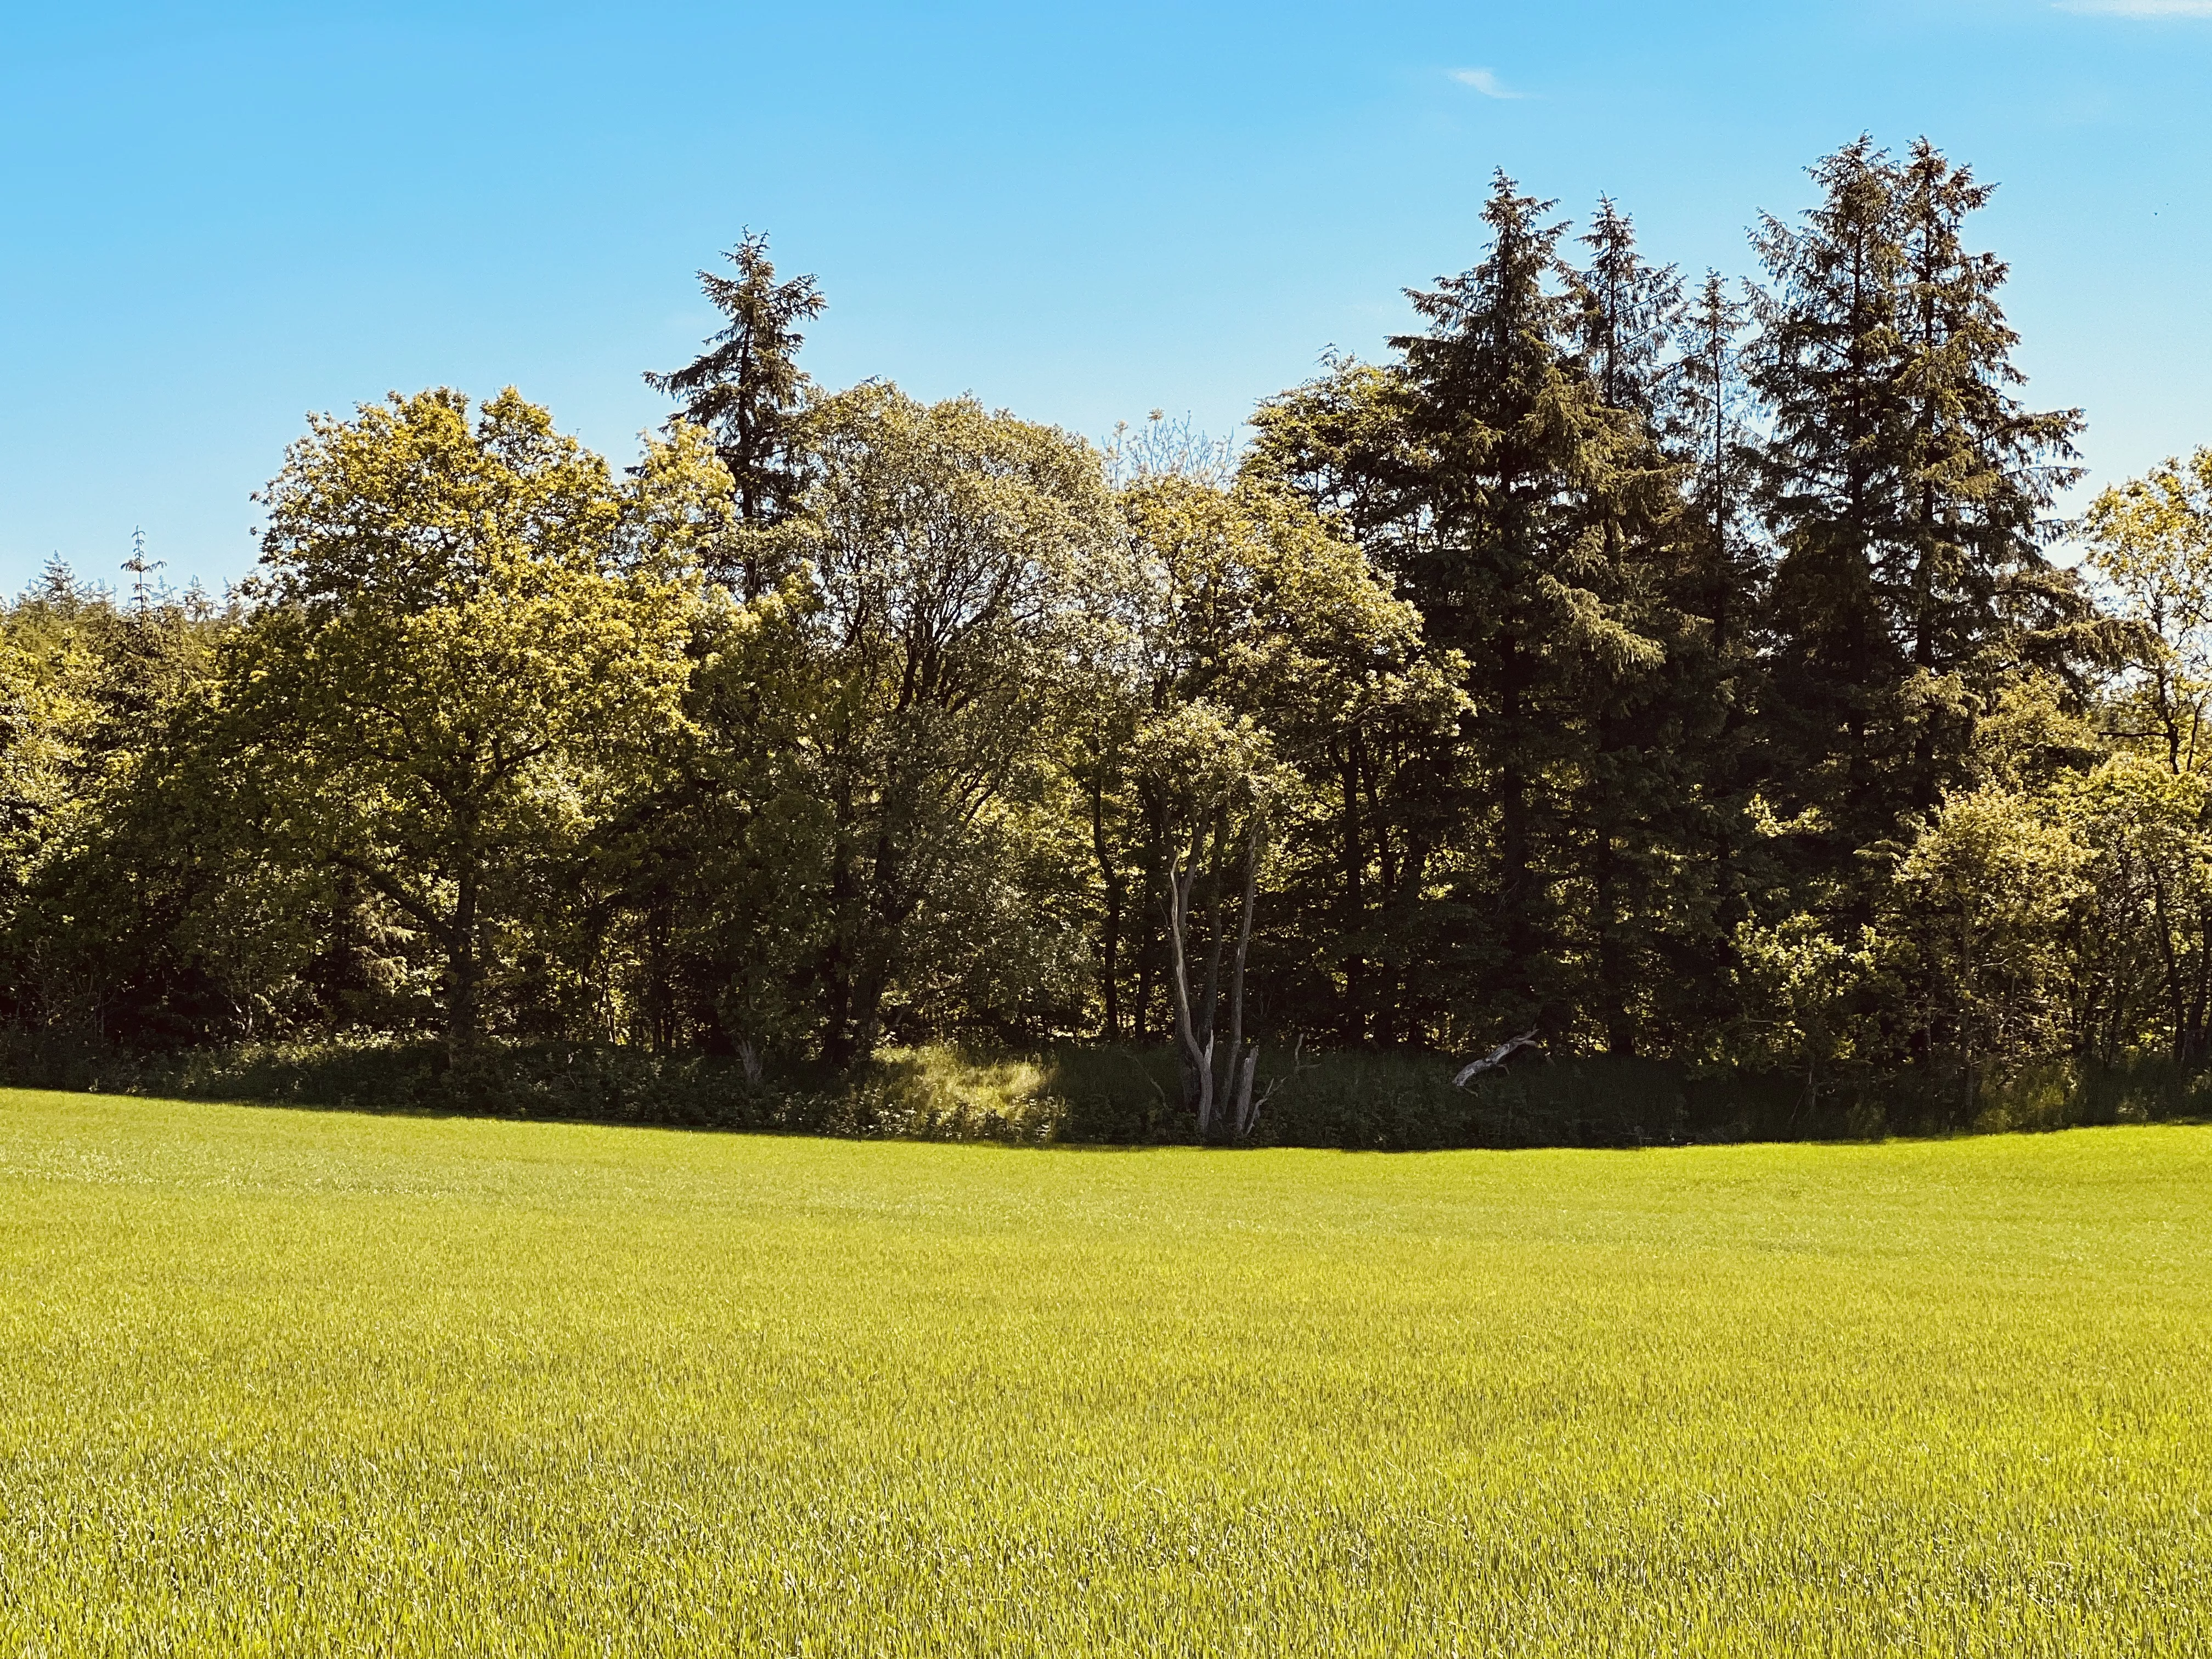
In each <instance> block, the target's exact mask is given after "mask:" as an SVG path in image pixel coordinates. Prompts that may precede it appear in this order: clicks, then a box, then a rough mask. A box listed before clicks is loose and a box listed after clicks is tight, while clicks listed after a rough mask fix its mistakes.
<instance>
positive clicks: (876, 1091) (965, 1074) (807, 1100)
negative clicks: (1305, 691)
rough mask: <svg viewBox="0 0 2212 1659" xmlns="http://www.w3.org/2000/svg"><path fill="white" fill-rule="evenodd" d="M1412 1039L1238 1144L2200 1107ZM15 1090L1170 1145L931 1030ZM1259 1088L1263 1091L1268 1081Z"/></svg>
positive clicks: (180, 1058) (1075, 1066)
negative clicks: (838, 1059)
mask: <svg viewBox="0 0 2212 1659" xmlns="http://www.w3.org/2000/svg"><path fill="white" fill-rule="evenodd" d="M1453 1070H1454V1063H1453V1062H1452V1061H1450V1060H1445V1059H1443V1058H1441V1057H1439V1056H1437V1055H1433V1054H1413V1053H1363V1052H1346V1053H1339V1054H1321V1055H1303V1056H1297V1057H1295V1060H1294V1056H1293V1055H1292V1054H1290V1053H1289V1052H1287V1051H1278V1050H1273V1049H1270V1050H1268V1051H1267V1052H1266V1053H1265V1054H1263V1055H1262V1056H1261V1065H1260V1072H1259V1088H1260V1091H1261V1093H1262V1094H1265V1095H1267V1102H1266V1104H1265V1105H1264V1106H1263V1107H1262V1109H1261V1112H1260V1115H1259V1121H1258V1122H1257V1124H1256V1125H1255V1129H1254V1133H1253V1137H1252V1139H1253V1142H1254V1144H1255V1145H1260V1146H1327V1147H1337V1148H1341V1149H1343V1150H1346V1151H1376V1152H1411V1151H1418V1150H1428V1149H1441V1148H1448V1147H1477V1146H1480V1147H1498V1148H1508V1147H1528V1146H1663V1145H1670V1144H1680V1143H1683V1142H1689V1141H1698V1142H1723V1141H1747V1140H1807V1139H1875V1138H1879V1137H1880V1136H1881V1135H1884V1134H1889V1133H1911V1134H1943V1133H1959V1132H1961V1131H1967V1130H1973V1131H1979V1132H1983V1133H1996V1132H2004V1131H2012V1130H2033V1129H2055V1128H2066V1127H2074V1126H2076V1125H2084V1124H2101V1123H2125V1122H2149V1121H2158V1120H2163V1119H2170V1118H2176V1117H2185V1116H2194V1115H2205V1114H2206V1113H2207V1111H2208V1109H2212V1076H2208V1075H2205V1074H2202V1073H2195V1072H2191V1071H2188V1070H2186V1069H2185V1068H2183V1067H2180V1066H2177V1065H2175V1064H2174V1063H2173V1062H2172V1061H2171V1060H2166V1059H2163V1058H2159V1057H2140V1058H2136V1059H2133V1060H2128V1061H2126V1062H2124V1064H2121V1065H2118V1066H2094V1065H2091V1064H2089V1063H2087V1062H2084V1061H2079V1060H2065V1061H2051V1062H2047V1063H2044V1064H2041V1065H2039V1066H2022V1067H2017V1068H2015V1069H2013V1070H2011V1071H2009V1072H2007V1073H2002V1074H1996V1075H1992V1076H1990V1077H1986V1078H1980V1079H1976V1083H1975V1086H1974V1087H1973V1088H1972V1090H1971V1091H1970V1090H1969V1089H1968V1088H1967V1087H1966V1079H1965V1078H1964V1075H1963V1074H1962V1073H1938V1072H1936V1071H1935V1070H1933V1069H1929V1070H1927V1071H1923V1072H1919V1073H1907V1074H1905V1075H1901V1076H1894V1077H1887V1078H1864V1079H1842V1080H1838V1081H1835V1082H1832V1083H1831V1084H1830V1085H1829V1086H1827V1087H1826V1088H1825V1089H1822V1090H1818V1091H1808V1088H1807V1086H1806V1080H1805V1079H1804V1078H1803V1077H1802V1075H1783V1074H1779V1073H1745V1072H1731V1073H1699V1072H1697V1071H1693V1070H1692V1069H1691V1068H1689V1067H1686V1066H1681V1065H1680V1064H1677V1063H1675V1062H1672V1061H1665V1060H1620V1059H1610V1058H1606V1057H1603V1056H1583V1057H1563V1058H1559V1059H1556V1060H1547V1059H1545V1058H1544V1057H1542V1056H1541V1055H1534V1054H1532V1055H1525V1056H1523V1057H1522V1059H1521V1060H1519V1061H1518V1063H1516V1064H1515V1065H1514V1066H1510V1067H1509V1068H1507V1069H1504V1070H1503V1071H1501V1072H1498V1073H1493V1074H1492V1075H1490V1076H1487V1077H1484V1078H1480V1079H1476V1080H1475V1081H1474V1083H1473V1084H1471V1085H1469V1086H1468V1087H1467V1088H1465V1089H1455V1088H1453V1087H1452V1086H1451V1077H1452V1073H1453ZM0 1075H4V1076H5V1077H6V1079H8V1080H9V1081H10V1082H14V1083H16V1084H20V1085H32V1086H40V1087H48V1088H64V1089H84V1090H96V1091H107V1092H111V1093H126V1094H145V1095H160V1096H167V1097H180V1098H185V1099H202V1100H243V1101H254V1102H262V1103H270V1104H281V1105H296V1106H319V1107H336V1108H340V1109H356V1110H368V1111H386V1112H422V1113H441V1114H450V1113H462V1114H471V1115H485V1116H499V1117H530V1118H558V1119H567V1120H572V1121H594V1122H605V1123H640V1124H659V1125H665V1126H669V1127H697V1128H713V1129H739V1130H754V1131H766V1132H782V1133H798V1134H826V1135H842V1136H851V1137H857V1138H866V1139H881V1138H896V1139H925V1140H991V1141H1003V1142H1012V1143H1022V1144H1030V1145H1035V1144H1042V1143H1045V1142H1052V1141H1066V1142H1076V1143H1085V1144H1091V1145H1114V1146H1152V1145H1162V1144H1169V1143H1188V1142H1191V1141H1194V1140H1195V1139H1197V1125H1196V1123H1195V1121H1194V1119H1193V1118H1192V1117H1191V1116H1190V1115H1188V1113H1186V1112H1185V1111H1184V1110H1183V1109H1182V1104H1181V1098H1180V1088H1179V1081H1178V1078H1177V1075H1176V1059H1175V1055H1174V1054H1173V1053H1172V1052H1171V1051H1170V1050H1169V1049H1167V1048H1133V1047H1125V1046H1096V1045H1084V1046H1078V1045H1066V1046H1063V1047H1059V1048H1049V1049H1046V1050H1042V1051H1040V1052H1037V1053H1034V1054H1026V1055H1023V1054H1007V1053H1005V1052H1003V1051H997V1050H987V1049H979V1048H968V1047H964V1046H962V1045H958V1044H948V1043H932V1044H927V1045H923V1046H919V1047H915V1048H888V1049H884V1050H883V1051H882V1052H881V1053H879V1054H878V1055H877V1056H876V1057H875V1059H873V1060H871V1061H870V1062H868V1063H867V1064H866V1065H865V1066H856V1067H854V1068H853V1069H851V1070H849V1071H847V1072H842V1073H840V1072H834V1071H830V1070H828V1069H825V1068H819V1067H807V1066H793V1067H788V1068H786V1069H784V1070H782V1071H780V1072H776V1073H771V1074H770V1075H769V1076H766V1077H764V1078H761V1079H749V1078H748V1077H747V1076H746V1075H745V1073H744V1069H743V1068H742V1067H741V1066H739V1065H738V1062H737V1061H736V1060H728V1059H723V1058H718V1057H714V1056H709V1055H703V1054H650V1053H647V1052H645V1051H643V1050H641V1049H636V1048H618V1047H612V1046H605V1045H591V1044H582V1043H551V1042H541V1043H523V1044H512V1045H501V1046H495V1047H489V1048H486V1049H485V1050H484V1051H483V1053H482V1054H480V1055H478V1056H477V1059H476V1060H474V1061H472V1062H471V1063H470V1064H469V1065H467V1066H454V1065H453V1064H452V1063H451V1062H450V1061H449V1060H448V1058H447V1054H446V1051H445V1049H444V1048H443V1047H442V1046H441V1045H440V1044H438V1043H435V1042H428V1041H422V1040H416V1041H407V1042H403V1041H393V1040H382V1041H362V1042H321V1043H263V1044H256V1045H249V1046H246V1047H240V1048H222V1049H197V1050H192V1051H189V1052H186V1053H183V1054H157V1055H148V1054H125V1053H121V1052H118V1051H104V1052H99V1053H91V1052H86V1051H82V1050H78V1049H73V1048H69V1047H67V1046H66V1045H61V1044H57V1043H44V1044H41V1043H39V1042H33V1041H32V1040H30V1039H27V1038H24V1037H21V1036H19V1037H17V1038H16V1039H15V1040H14V1042H12V1043H9V1044H7V1045H5V1046H0ZM1271 1089H1272V1092H1270V1091H1271Z"/></svg>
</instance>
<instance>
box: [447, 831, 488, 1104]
mask: <svg viewBox="0 0 2212 1659" xmlns="http://www.w3.org/2000/svg"><path fill="white" fill-rule="evenodd" d="M480 879H481V874H480V872H478V870H477V867H476V865H475V864H474V862H473V861H471V862H470V863H466V864H464V865H463V866H461V872H460V878H459V881H458V882H457V883H456V884H455V886H456V887H457V889H458V891H457V892H456V894H455V896H454V902H453V931H452V933H451V934H450V935H449V936H448V937H447V941H446V952H447V955H446V980H447V986H446V1051H447V1055H448V1056H449V1057H450V1058H451V1059H453V1060H466V1059H468V1058H470V1057H471V1056H472V1055H473V1054H475V1053H476V1050H477V966H478V964H477V884H478V882H479V880H480Z"/></svg>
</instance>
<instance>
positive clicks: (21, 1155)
mask: <svg viewBox="0 0 2212 1659" xmlns="http://www.w3.org/2000/svg"><path fill="white" fill-rule="evenodd" d="M1022 1086H1024V1085H1023V1084H1022V1080H1021V1079H1009V1080H1008V1083H1007V1088H1008V1091H1009V1098H1012V1097H1014V1095H1015V1094H1017V1093H1018V1092H1019V1090H1020V1088H1021V1087H1022ZM2208 1178H2212V1131H2208V1130H2204V1129H2199V1128H2186V1127H2148V1128H2140V1129H2129V1128H2122V1129H2104V1130H2092V1131H2080V1132H2074V1133H2067V1134H2061V1135H2051V1136H2044V1137H2021V1138H1989V1139H1971V1140H1960V1141H1952V1142H1945V1143H1919V1144H1900V1143H1893V1144H1890V1145H1886V1146H1783V1147H1772V1146H1769V1147H1728V1148H1700V1149H1689V1150H1678V1151H1653V1152H1517V1153H1485V1152H1468V1153H1440V1154H1419V1155H1407V1156H1397V1157H1388V1156H1375V1155H1358V1156H1346V1155H1342V1154H1332V1153H1323V1152H1258V1153H1206V1152H1195V1151H1190V1150H1183V1149H1162V1150H1155V1151H1148V1152H1072V1151H1061V1150H1054V1151H1022V1150H1015V1149H1008V1148H1000V1147H987V1146H933V1145H915V1144H879V1143H878V1144H864V1143H856V1142H839V1141H817V1140H801V1139H772V1138H761V1137H738V1136H729V1137H723V1136H710V1135H696V1134H684V1133H670V1132H660V1131H647V1130H637V1129H617V1128H596V1127H581V1126H572V1125H552V1124H527V1123H521V1124H518V1123H495V1122H484V1121H467V1120H459V1119H444V1120H424V1119H401V1118H375V1117H368V1116H349V1115H323V1114H314V1113H307V1112H301V1111H287V1110H272V1109H258V1110H256V1109H239V1108H229V1107H219V1106H209V1105H186V1104H173V1103H162V1102H154V1101H146V1100H124V1099H114V1098H100V1097H82V1096H58V1095H32V1094H23V1093H9V1094H0V1653H5V1654H10V1655H12V1654H14V1653H16V1652H19V1651H20V1652H25V1653H39V1654H50V1655H79V1654H84V1655H92V1654H99V1655H107V1654H131V1653H189V1654H209V1655H213V1654H224V1655H229V1654H270V1655H276V1654H283V1655H296V1654H314V1653H362V1654H371V1653H374V1654H398V1655H413V1654H420V1655H432V1654H453V1653H516V1654H521V1653H530V1654H541V1653H557V1654H585V1653H592V1654H599V1653H629V1652H651V1653H669V1654H692V1653H710V1652H734V1651H744V1652H748V1653H750V1652H762V1653H807V1654H821V1655H830V1654H841V1653H881V1654H896V1653H977V1654H997V1653H1009V1654H1012V1653H1023V1654H1030V1653H1034V1654H1070V1653H1097V1654H1109V1653H1111V1654H1123V1653H1189V1654H1213V1653H1252V1654H1278V1653H1285V1652H1304V1653H1329V1654H1358V1653H1374V1654H1383V1653H1403V1652H1436V1653H1449V1652H1460V1653H1466V1654H1493V1653H1495V1654H1518V1653H1528V1654H1535V1653H1547V1654H1561V1655H1567V1654H1574V1655H1581V1654H1615V1653H1617V1654H1638V1655H1643V1654H1654V1653H1696V1654H1718V1653H1729V1654H1743V1655H1755V1654H1771V1653H1778V1652H1779V1653H1815V1654H1839V1655H1840V1654H1862V1653H1886V1652H1901V1653H1913V1654H1919V1653H1927V1654H1938V1653H1940V1654H1945V1655H1958V1654H1969V1655H1975V1654H1988V1655H1998V1654H2005V1655H2012V1654H2050V1655H2069V1656H2070V1655H2080V1654H2100V1653H2109V1654H2129V1655H2140V1654H2146V1653H2159V1652H2165V1653H2177V1654H2179V1653H2187V1652H2191V1651H2201V1650H2202V1648H2203V1629H2204V1628H2206V1627H2208V1626H2212V1579H2208V1556H2212V1517H2208V1515H2207V1512H2206V1506H2207V1503H2208V1495H2207V1494H2208V1490H2212V1481H2208V1476H2212V1439H2208V1433H2207V1431H2208V1429H2212V1404H2208V1388H2212V1385H2209V1384H2208V1381H2207V1379H2208V1376H2212V1335H2208V1334H2212V1272H2208V1268H2212V1250H2208V1243H2207V1241H2208V1239H2212V1228H2208V1223H2212V1184H2208Z"/></svg>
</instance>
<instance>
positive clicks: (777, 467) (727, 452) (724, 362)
mask: <svg viewBox="0 0 2212 1659" xmlns="http://www.w3.org/2000/svg"><path fill="white" fill-rule="evenodd" d="M724 257H725V258H727V259H728V260H729V262H730V263H731V264H732V265H734V266H736V267H737V275H736V276H720V275H718V274H717V273H715V272H714V271H711V270H702V271H701V272H700V273H699V288H700V291H701V292H702V293H703V294H705V295H706V296H707V298H708V300H710V301H713V302H714V308H715V309H716V310H717V311H719V312H720V313H722V315H723V316H725V317H726V318H728V319H729V325H728V326H727V327H726V328H725V329H723V330H722V331H720V333H718V334H715V335H714V336H712V337H709V338H708V342H707V345H708V349H707V350H706V351H705V352H703V353H702V354H701V355H700V356H698V357H696V358H695V359H694V360H693V361H692V362H690V363H689V364H687V365H686V366H685V367H684V368H679V369H675V370H673V371H671V372H670V373H668V374H652V373H648V374H647V375H646V377H645V382H646V384H647V386H651V387H652V388H653V390H654V391H656V392H663V393H665V394H666V395H667V396H669V397H671V398H681V399H683V400H684V407H683V409H682V410H680V411H679V412H678V416H677V418H678V419H680V420H684V421H689V422H691V424H692V425H694V426H698V427H703V428H706V430H707V431H708V434H710V435H712V437H713V438H714V453H716V454H717V455H719V456H720V458H721V461H722V465H724V466H726V467H727V468H728V469H729V470H730V481H731V488H732V495H733V496H734V499H735V501H736V503H737V508H738V521H739V523H740V525H741V526H743V528H744V531H745V532H754V533H751V534H741V535H740V536H739V537H738V538H737V540H738V546H739V549H740V551H739V554H738V558H737V559H736V560H735V561H734V563H735V564H736V565H737V567H738V568H737V569H736V570H716V571H714V572H712V573H711V574H714V575H716V576H719V577H724V578H727V577H730V576H733V575H734V576H737V577H738V578H739V579H740V580H741V581H742V587H743V594H744V598H745V599H757V598H758V597H759V596H760V594H761V593H762V592H764V591H765V590H766V589H767V588H768V587H769V586H772V585H773V583H774V581H775V577H776V576H777V575H778V574H781V573H780V572H778V571H776V570H775V569H774V568H772V567H773V566H774V564H775V562H776V561H775V553H774V544H773V542H772V541H771V540H770V539H769V538H766V537H764V536H763V535H762V534H761V533H759V532H768V531H772V530H773V529H775V526H778V525H780V524H781V523H782V522H783V520H785V519H786V518H787V516H788V515H789V514H790V513H791V510H792V507H793V502H794V501H796V500H797V498H798V495H799V490H800V489H802V488H803V487H804V486H805V469H804V466H803V465H802V464H801V461H800V458H799V446H798V444H797V434H796V427H797V422H798V419H799V410H800V408H801V405H802V404H803V402H804V399H805V390H806V386H807V380H806V376H805V373H804V372H803V371H801V369H800V368H799V347H800V345H801V344H802V343H804V341H805V337H804V336H803V335H801V334H800V333H799V324H801V323H803V322H807V321H810V320H811V319H814V318H816V317H818V316H820V315H821V314H822V312H823V307H825V306H826V305H827V304H828V303H829V302H828V301H827V300H826V299H824V298H823V295H822V292H821V290H820V289H817V287H816V286H815V283H814V278H813V277H812V276H794V277H793V278H792V279H791V280H790V281H788V282H784V283H779V282H777V281H776V279H775V264H774V263H773V262H772V261H771V260H770V259H769V257H768V237H767V236H766V235H765V234H763V233H761V232H757V231H749V232H747V233H746V234H745V236H744V240H741V241H740V242H739V243H738V245H737V246H735V247H734V248H732V249H731V250H730V252H728V253H727V254H726V255H725V256H724Z"/></svg>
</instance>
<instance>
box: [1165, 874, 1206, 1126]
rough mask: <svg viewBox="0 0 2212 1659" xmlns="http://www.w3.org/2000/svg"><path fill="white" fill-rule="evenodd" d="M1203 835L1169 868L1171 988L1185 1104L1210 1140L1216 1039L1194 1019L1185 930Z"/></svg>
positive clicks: (1169, 983)
mask: <svg viewBox="0 0 2212 1659" xmlns="http://www.w3.org/2000/svg"><path fill="white" fill-rule="evenodd" d="M1199 834H1200V832H1199V831H1197V830H1193V831H1192V832H1191V846H1190V856H1189V858H1188V860H1184V859H1182V858H1181V857H1176V859H1174V860H1172V861H1171V862H1170V865H1169V866H1168V915H1167V924H1168V986H1169V994H1170V998H1171V999H1172V1000H1173V1003H1174V1006H1175V1034H1176V1051H1177V1056H1178V1058H1179V1059H1180V1060H1182V1094H1183V1103H1184V1104H1185V1105H1186V1106H1188V1107H1190V1108H1192V1109H1194V1110H1195V1111H1196V1112H1197V1114H1198V1137H1199V1139H1200V1140H1203V1139H1206V1135H1207V1134H1208V1133H1210V1132H1211V1130H1212V1127H1213V1036H1212V1032H1211V1031H1209V1032H1207V1033H1206V1036H1204V1037H1202V1038H1201V1037H1200V1035H1199V1033H1198V1031H1197V1030H1196V1028H1195V1027H1194V1024H1193V1023H1192V1019H1191V1006H1190V971H1189V962H1188V957H1187V956H1186V954H1185V952H1184V950H1183V930H1184V928H1185V927H1186V926H1187V925H1188V921H1189V919H1190V889H1191V884H1192V883H1193V882H1194V880H1195V879H1196V875H1197V872H1196V870H1195V867H1194V866H1196V864H1197V862H1198V854H1199V848H1200V841H1199Z"/></svg>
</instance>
